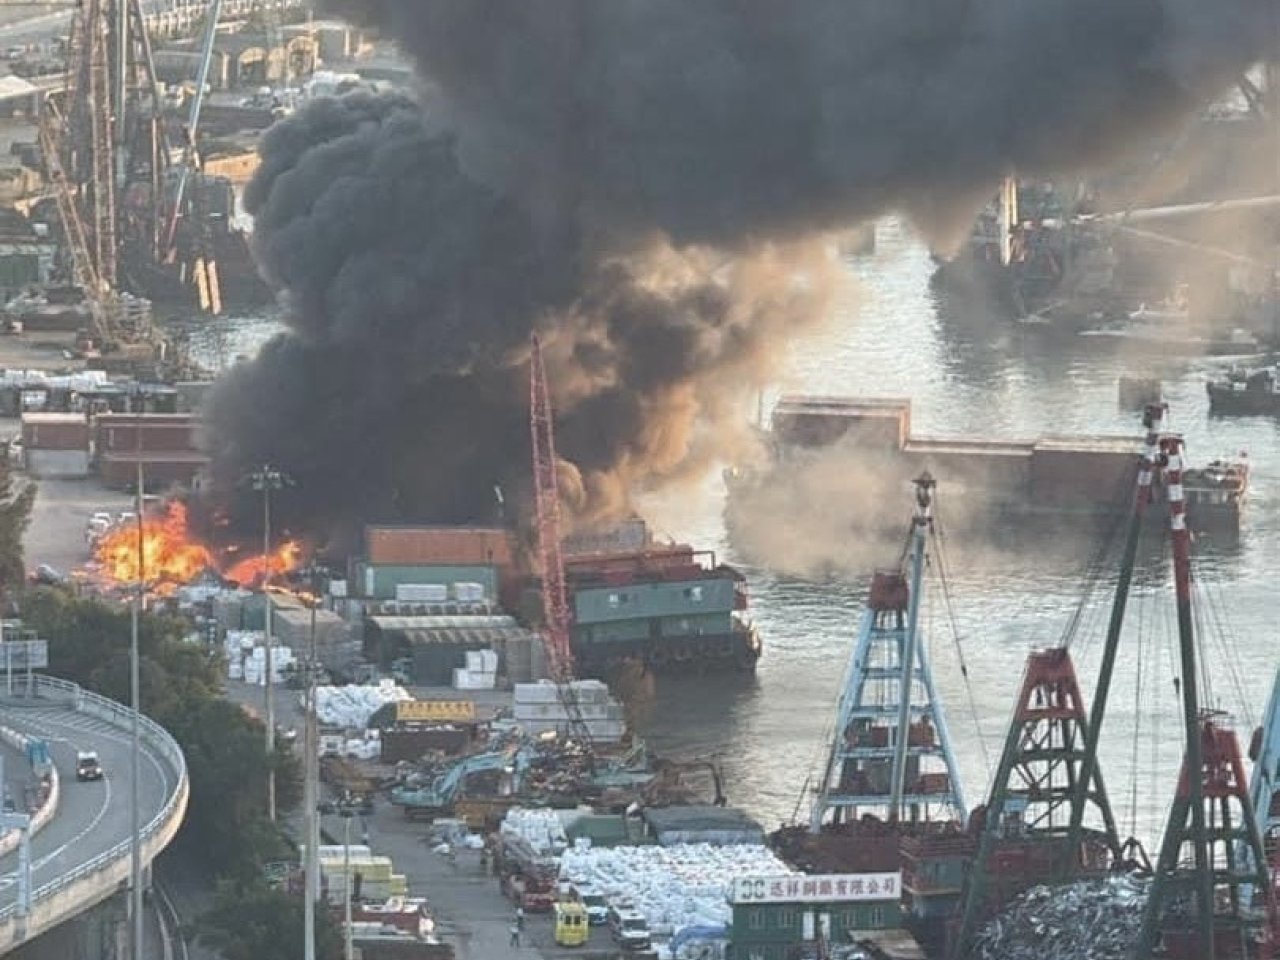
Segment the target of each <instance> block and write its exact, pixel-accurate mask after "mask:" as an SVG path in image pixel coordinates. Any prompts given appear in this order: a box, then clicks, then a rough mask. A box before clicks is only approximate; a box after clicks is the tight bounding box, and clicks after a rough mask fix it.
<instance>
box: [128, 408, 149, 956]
mask: <svg viewBox="0 0 1280 960" xmlns="http://www.w3.org/2000/svg"><path fill="white" fill-rule="evenodd" d="M135 396H136V397H137V400H138V402H137V404H136V405H135V409H134V413H133V417H134V420H133V434H134V465H135V470H136V475H135V477H134V506H133V512H134V519H135V522H136V524H137V528H138V564H137V566H138V570H137V574H138V581H137V584H136V589H135V590H134V595H133V603H132V604H131V605H130V610H129V706H130V707H132V708H133V715H132V717H131V718H130V731H129V734H130V747H131V749H130V751H129V785H130V796H129V800H130V803H129V821H130V822H129V838H130V843H129V912H130V914H131V919H132V921H133V925H132V933H131V936H130V947H131V948H132V951H131V952H132V957H133V960H142V956H143V944H142V936H143V932H142V820H141V813H140V810H139V804H140V781H141V770H142V744H141V727H140V724H141V721H140V719H139V717H140V715H141V712H142V679H141V665H140V659H141V652H140V650H139V645H138V627H139V621H140V620H141V618H142V605H143V601H144V599H145V594H146V589H147V586H146V571H145V569H144V568H145V563H146V553H145V551H144V544H145V542H146V537H145V531H144V527H143V520H142V508H143V504H144V499H143V495H144V490H145V478H144V477H143V473H142V413H143V407H144V406H145V404H144V402H143V395H142V391H141V389H140V388H139V389H137V390H136V392H135Z"/></svg>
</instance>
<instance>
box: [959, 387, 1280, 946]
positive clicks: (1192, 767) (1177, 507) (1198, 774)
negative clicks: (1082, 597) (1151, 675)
mask: <svg viewBox="0 0 1280 960" xmlns="http://www.w3.org/2000/svg"><path fill="white" fill-rule="evenodd" d="M1166 409H1167V408H1166V406H1165V405H1164V404H1150V405H1148V406H1147V407H1146V408H1145V410H1144V413H1143V423H1144V426H1145V427H1146V430H1147V434H1146V442H1145V446H1144V450H1143V455H1142V459H1141V462H1140V464H1139V466H1138V470H1137V478H1136V485H1135V495H1134V506H1133V511H1132V514H1131V517H1130V520H1129V524H1128V532H1127V537H1126V541H1125V547H1124V554H1123V560H1122V564H1121V569H1120V576H1119V579H1118V582H1117V588H1116V593H1115V598H1114V601H1113V605H1112V610H1111V619H1110V623H1109V626H1108V631H1107V639H1106V645H1105V647H1104V651H1103V658H1102V663H1101V667H1100V670H1099V679H1098V687H1097V690H1096V692H1095V696H1094V703H1093V711H1092V713H1091V714H1090V715H1089V717H1088V718H1086V717H1085V714H1084V708H1083V704H1082V701H1081V697H1080V691H1079V685H1078V683H1077V682H1076V679H1075V671H1074V668H1073V667H1072V666H1071V661H1070V652H1069V650H1068V649H1067V647H1066V644H1064V645H1063V646H1060V647H1058V648H1055V649H1052V650H1048V651H1041V652H1038V653H1035V654H1032V656H1031V659H1030V661H1029V662H1028V667H1027V673H1026V676H1025V678H1024V683H1023V688H1022V694H1021V696H1020V697H1019V701H1018V705H1017V707H1016V709H1015V715H1014V723H1013V725H1012V727H1011V729H1010V732H1009V738H1008V741H1007V743H1006V748H1005V755H1004V758H1003V759H1002V761H1001V767H1000V772H999V774H997V777H996V781H995V784H994V785H993V788H992V796H991V800H990V801H989V803H988V804H987V807H986V809H985V810H984V811H982V816H981V817H979V813H978V812H977V811H975V814H974V820H975V821H978V820H980V821H981V822H980V827H981V839H980V842H979V848H978V857H977V859H976V861H975V863H974V866H973V870H972V871H971V873H970V877H969V882H968V884H967V886H966V890H965V896H964V903H963V909H962V912H961V917H960V923H959V926H958V929H957V931H956V934H955V936H954V937H953V939H952V942H951V949H950V956H951V957H953V958H958V957H961V956H963V955H964V951H965V949H966V948H967V946H968V943H969V941H970V938H971V937H972V935H973V933H974V932H975V931H976V927H977V923H978V922H979V920H980V919H981V918H982V917H983V916H985V915H986V914H987V913H989V912H990V911H991V910H993V909H995V908H998V907H999V906H1000V905H1001V904H1003V903H1004V902H1006V901H1007V900H1008V898H1009V897H1012V896H1014V895H1015V894H1017V893H1018V892H1020V891H1021V890H1023V889H1026V888H1027V887H1028V886H1030V885H1032V884H1036V883H1045V882H1050V881H1053V880H1057V881H1059V882H1061V881H1064V880H1068V879H1076V878H1079V877H1082V876H1088V875H1091V874H1092V875H1098V874H1102V873H1104V872H1107V871H1111V870H1117V869H1124V870H1132V869H1138V870H1144V869H1145V872H1148V873H1152V874H1153V877H1152V885H1151V891H1150V896H1149V898H1148V902H1147V905H1146V907H1145V911H1144V914H1143V918H1142V927H1141V933H1140V939H1139V942H1138V944H1137V947H1136V951H1135V954H1134V958H1135V960H1150V958H1152V957H1153V956H1156V955H1159V956H1162V957H1172V958H1181V960H1191V958H1195V960H1214V958H1215V956H1218V957H1226V956H1231V957H1239V958H1252V960H1262V958H1265V957H1269V956H1270V955H1271V946H1272V941H1273V937H1274V933H1273V931H1274V929H1275V926H1274V923H1275V910H1274V904H1273V900H1272V891H1271V885H1270V880H1269V876H1268V869H1267V866H1266V860H1265V858H1264V852H1263V847H1262V840H1261V830H1260V825H1259V821H1258V819H1257V817H1256V816H1255V810H1254V804H1253V802H1252V801H1251V799H1250V796H1249V792H1248V790H1247V788H1246V785H1245V782H1244V773H1243V764H1242V761H1241V757H1240V750H1239V745H1238V744H1237V742H1236V738H1235V735H1234V733H1232V732H1231V731H1230V730H1228V729H1226V728H1225V727H1224V726H1223V724H1222V722H1221V718H1220V717H1218V716H1215V715H1213V714H1211V713H1206V712H1204V711H1202V710H1201V706H1200V702H1199V691H1198V686H1197V677H1198V676H1199V673H1198V670H1199V668H1198V664H1197V653H1196V644H1195V636H1194V631H1193V616H1192V598H1191V558H1190V533H1189V531H1188V529H1187V517H1186V501H1185V499H1184V494H1183V485H1182V476H1183V462H1184V461H1183V445H1182V438H1181V437H1180V436H1178V435H1176V434H1171V433H1167V432H1164V417H1165V412H1166ZM1157 487H1162V490H1161V492H1162V494H1163V498H1164V500H1165V502H1166V503H1167V504H1168V508H1169V518H1170V519H1169V530H1170V537H1171V541H1172V545H1173V562H1174V582H1175V587H1176V598H1177V614H1178V641H1179V648H1180V651H1181V667H1180V678H1179V686H1180V689H1181V693H1182V707H1183V726H1184V733H1185V742H1186V753H1185V758H1184V763H1183V768H1182V773H1181V776H1180V778H1179V782H1178V786H1177V790H1176V794H1175V797H1174V802H1173V805H1172V811H1171V813H1170V817H1169V821H1168V825H1167V827H1166V831H1165V835H1164V841H1163V844H1162V846H1161V850H1160V855H1159V858H1158V860H1157V862H1156V864H1155V867H1154V868H1152V867H1151V865H1150V864H1149V863H1148V862H1147V861H1146V855H1145V853H1142V852H1141V847H1140V846H1138V845H1137V844H1136V841H1133V840H1130V841H1127V842H1126V843H1125V844H1123V845H1121V844H1119V843H1118V840H1117V833H1116V829H1115V821H1114V817H1113V816H1112V814H1111V809H1110V805H1109V803H1108V802H1107V795H1106V791H1105V789H1104V787H1103V783H1102V778H1101V776H1100V774H1099V772H1098V765H1097V750H1098V742H1099V739H1100V736H1101V731H1102V727H1103V722H1104V719H1105V715H1106V706H1107V700H1108V695H1109V692H1110V685H1111V679H1112V673H1113V669H1114V665H1115V661H1116V655H1117V650H1118V644H1119V639H1120V636H1121V632H1122V627H1123V624H1124V619H1125V609H1126V605H1127V600H1128V594H1129V588H1130V585H1131V582H1132V576H1133V567H1134V561H1135V557H1136V553H1137V546H1138V539H1139V536H1140V533H1141V530H1142V527H1143V518H1144V516H1145V514H1146V512H1147V508H1148V506H1149V505H1150V504H1151V503H1152V502H1154V500H1155V499H1156V497H1155V491H1156V489H1157ZM1268 725H1269V728H1270V727H1271V726H1276V725H1280V721H1277V720H1276V719H1275V717H1274V716H1272V713H1271V712H1269V713H1268ZM1272 749H1274V748H1272ZM1263 789H1264V788H1262V787H1256V791H1257V792H1258V794H1259V795H1262V793H1263ZM1090 807H1093V808H1094V809H1095V810H1096V811H1097V812H1098V813H1099V814H1100V815H1101V816H1100V819H1101V828H1100V829H1099V828H1098V827H1097V826H1094V827H1089V826H1087V825H1086V824H1085V814H1086V811H1087V810H1088V809H1089V808H1090ZM1062 813H1066V814H1068V815H1069V819H1068V820H1067V821H1066V822H1065V824H1064V823H1063V822H1062V820H1061V814H1062ZM1055 814H1057V816H1055ZM1259 891H1261V896H1260V897H1259V893H1258V892H1259ZM1250 893H1252V903H1251V902H1250V899H1251V898H1250ZM1215 951H1216V953H1215Z"/></svg>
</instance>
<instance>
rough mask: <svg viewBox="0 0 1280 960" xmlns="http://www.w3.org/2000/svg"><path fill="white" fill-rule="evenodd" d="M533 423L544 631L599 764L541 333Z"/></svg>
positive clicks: (572, 728)
mask: <svg viewBox="0 0 1280 960" xmlns="http://www.w3.org/2000/svg"><path fill="white" fill-rule="evenodd" d="M530 347H531V349H530V358H529V368H530V369H529V425H530V438H531V440H532V445H533V489H534V500H535V504H536V507H537V517H538V554H539V559H540V560H541V562H542V612H543V619H544V626H543V633H544V637H545V640H546V647H547V656H548V658H549V660H550V661H551V678H552V680H554V681H555V684H556V692H557V695H558V697H559V699H560V703H561V705H562V706H563V707H564V711H565V716H566V717H567V718H568V725H569V734H570V735H571V736H572V737H574V738H575V739H577V740H578V741H579V742H580V744H581V746H582V749H583V750H585V751H586V754H587V759H588V764H589V765H590V766H594V761H593V758H592V753H591V732H590V730H589V728H588V727H587V724H586V721H584V720H583V718H582V709H581V707H580V706H579V704H578V695H577V692H576V691H575V690H574V688H573V678H574V664H573V649H572V647H571V646H570V643H569V627H570V618H569V601H568V592H567V590H566V588H565V577H564V550H563V547H562V545H561V539H560V488H559V485H558V484H557V482H556V441H555V426H554V423H553V421H552V411H551V395H550V391H549V390H548V388H547V369H546V365H545V364H544V363H543V359H542V342H541V341H540V340H539V339H538V335H537V334H536V333H535V334H533V336H532V337H531V338H530Z"/></svg>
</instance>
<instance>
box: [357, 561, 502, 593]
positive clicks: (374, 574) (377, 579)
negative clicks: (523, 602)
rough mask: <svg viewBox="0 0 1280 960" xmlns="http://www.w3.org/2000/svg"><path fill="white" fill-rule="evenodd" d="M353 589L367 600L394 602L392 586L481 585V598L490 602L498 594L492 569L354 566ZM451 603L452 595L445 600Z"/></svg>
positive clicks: (495, 574)
mask: <svg viewBox="0 0 1280 960" xmlns="http://www.w3.org/2000/svg"><path fill="white" fill-rule="evenodd" d="M355 574H356V579H355V586H356V589H357V590H360V591H361V596H363V597H365V598H366V599H369V600H394V599H395V598H396V587H397V586H399V585H400V584H406V583H435V584H441V585H443V586H445V587H450V588H452V586H453V584H455V583H479V584H483V585H484V595H485V599H486V600H488V601H489V602H491V603H492V602H494V600H495V598H496V597H497V595H498V571H497V568H496V567H476V566H421V567H408V566H391V565H387V564H372V563H364V562H361V563H357V564H356V570H355ZM449 599H450V600H451V601H452V599H453V598H452V596H451V597H450V598H449Z"/></svg>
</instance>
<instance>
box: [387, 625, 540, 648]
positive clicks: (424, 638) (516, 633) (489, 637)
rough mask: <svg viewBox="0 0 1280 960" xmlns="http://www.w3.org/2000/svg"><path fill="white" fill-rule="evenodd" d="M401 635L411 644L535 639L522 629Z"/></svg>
mask: <svg viewBox="0 0 1280 960" xmlns="http://www.w3.org/2000/svg"><path fill="white" fill-rule="evenodd" d="M401 635H402V636H403V637H404V638H405V640H407V641H408V642H409V643H411V644H430V643H455V644H456V643H465V644H480V645H483V646H492V645H493V644H495V643H507V642H509V641H511V640H519V639H522V638H524V637H535V638H536V637H537V634H535V633H534V632H533V631H532V630H526V629H525V628H524V627H517V626H511V627H441V628H439V629H435V630H404V631H401Z"/></svg>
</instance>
